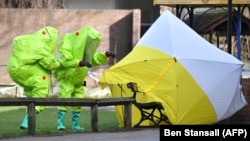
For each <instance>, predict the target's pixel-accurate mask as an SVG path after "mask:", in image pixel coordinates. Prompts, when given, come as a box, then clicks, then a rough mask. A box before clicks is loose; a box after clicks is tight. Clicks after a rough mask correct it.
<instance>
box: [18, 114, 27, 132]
mask: <svg viewBox="0 0 250 141" xmlns="http://www.w3.org/2000/svg"><path fill="white" fill-rule="evenodd" d="M20 128H21V129H27V128H28V115H27V114H26V115H25V116H24V119H23V122H22V123H21V125H20Z"/></svg>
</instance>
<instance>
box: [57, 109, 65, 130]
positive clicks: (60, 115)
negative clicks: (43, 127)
mask: <svg viewBox="0 0 250 141" xmlns="http://www.w3.org/2000/svg"><path fill="white" fill-rule="evenodd" d="M65 114H66V111H61V110H59V111H58V117H57V129H58V130H65V129H66V128H65V126H64V116H65Z"/></svg>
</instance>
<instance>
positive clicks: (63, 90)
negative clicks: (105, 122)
mask: <svg viewBox="0 0 250 141" xmlns="http://www.w3.org/2000/svg"><path fill="white" fill-rule="evenodd" d="M101 39H102V36H101V34H100V33H99V32H98V31H96V30H95V29H94V28H92V27H84V28H81V29H79V30H78V31H76V32H72V33H66V34H64V35H63V37H62V38H61V40H60V46H59V54H58V56H57V59H58V61H59V62H60V63H61V67H60V68H58V69H56V70H55V73H54V76H55V78H56V80H57V81H58V84H59V96H60V98H83V97H84V87H83V83H84V79H85V77H86V76H87V73H88V71H89V68H88V67H80V66H79V62H80V61H82V60H83V59H84V61H87V62H89V63H90V64H91V65H92V66H99V65H103V64H104V63H105V62H106V61H107V58H108V57H107V56H106V55H105V52H96V49H97V47H98V46H99V43H100V41H101ZM86 53H88V54H86ZM89 54H90V55H89ZM87 55H89V56H88V58H86V56H87ZM59 109H60V110H67V107H65V106H60V107H59ZM72 111H75V112H80V111H81V107H79V106H76V107H75V106H74V107H72Z"/></svg>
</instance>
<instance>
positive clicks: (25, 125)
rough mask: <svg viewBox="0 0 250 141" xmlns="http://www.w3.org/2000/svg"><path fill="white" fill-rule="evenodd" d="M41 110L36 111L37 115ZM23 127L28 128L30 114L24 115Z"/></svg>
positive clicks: (21, 126)
mask: <svg viewBox="0 0 250 141" xmlns="http://www.w3.org/2000/svg"><path fill="white" fill-rule="evenodd" d="M38 113H39V112H38V111H35V115H37V114H38ZM20 128H21V129H27V128H28V114H26V115H25V116H24V119H23V122H22V123H21V125H20Z"/></svg>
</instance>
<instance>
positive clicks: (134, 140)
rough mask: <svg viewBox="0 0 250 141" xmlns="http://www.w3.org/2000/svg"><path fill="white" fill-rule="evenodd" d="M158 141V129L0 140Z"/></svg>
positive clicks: (5, 140)
mask: <svg viewBox="0 0 250 141" xmlns="http://www.w3.org/2000/svg"><path fill="white" fill-rule="evenodd" d="M80 140H83V141H159V140H160V131H159V129H158V128H143V129H131V130H125V131H117V132H96V133H95V132H86V133H71V134H57V135H43V136H41V135H40V136H21V137H8V138H2V139H1V138H0V141H80Z"/></svg>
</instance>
